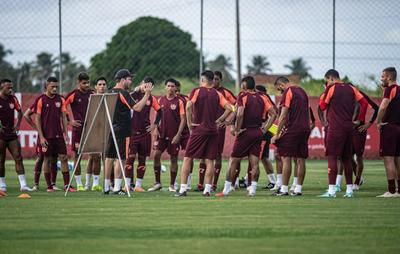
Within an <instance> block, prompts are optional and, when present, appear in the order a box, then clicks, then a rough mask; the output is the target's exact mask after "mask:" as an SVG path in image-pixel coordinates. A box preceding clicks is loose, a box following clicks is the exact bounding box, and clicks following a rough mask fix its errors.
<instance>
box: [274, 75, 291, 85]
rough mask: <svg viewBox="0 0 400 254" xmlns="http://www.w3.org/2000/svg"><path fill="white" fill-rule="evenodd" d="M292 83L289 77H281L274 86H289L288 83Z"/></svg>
mask: <svg viewBox="0 0 400 254" xmlns="http://www.w3.org/2000/svg"><path fill="white" fill-rule="evenodd" d="M289 82H290V81H289V79H288V78H287V77H285V76H279V77H278V78H277V79H276V80H275V83H274V86H277V85H279V84H287V83H289Z"/></svg>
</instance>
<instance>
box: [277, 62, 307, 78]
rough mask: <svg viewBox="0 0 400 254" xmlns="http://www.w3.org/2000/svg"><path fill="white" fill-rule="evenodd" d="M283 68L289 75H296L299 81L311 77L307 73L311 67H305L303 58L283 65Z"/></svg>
mask: <svg viewBox="0 0 400 254" xmlns="http://www.w3.org/2000/svg"><path fill="white" fill-rule="evenodd" d="M284 67H285V68H287V69H289V70H290V72H291V74H297V75H299V76H300V78H301V79H305V78H307V77H311V75H310V73H309V71H310V70H311V67H307V64H306V62H305V61H304V60H303V58H301V57H299V58H296V59H293V60H291V61H290V64H285V66H284Z"/></svg>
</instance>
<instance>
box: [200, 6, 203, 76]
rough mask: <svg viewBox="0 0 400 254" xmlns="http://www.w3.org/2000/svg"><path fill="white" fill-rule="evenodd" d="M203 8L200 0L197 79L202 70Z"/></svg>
mask: <svg viewBox="0 0 400 254" xmlns="http://www.w3.org/2000/svg"><path fill="white" fill-rule="evenodd" d="M203 10H204V0H200V71H199V79H200V78H201V73H202V72H203Z"/></svg>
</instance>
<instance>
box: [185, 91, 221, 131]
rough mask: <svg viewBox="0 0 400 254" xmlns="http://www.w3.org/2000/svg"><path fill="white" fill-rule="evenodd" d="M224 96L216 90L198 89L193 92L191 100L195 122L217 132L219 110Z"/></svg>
mask: <svg viewBox="0 0 400 254" xmlns="http://www.w3.org/2000/svg"><path fill="white" fill-rule="evenodd" d="M220 97H222V95H221V94H220V93H218V92H217V90H216V89H214V88H206V87H198V88H195V89H193V90H192V92H191V96H190V100H191V101H192V102H193V122H194V123H197V124H200V126H202V127H204V128H206V129H208V130H211V131H214V130H215V131H216V130H217V126H216V124H215V121H216V120H217V119H218V109H219V107H221V105H220V101H221V98H220Z"/></svg>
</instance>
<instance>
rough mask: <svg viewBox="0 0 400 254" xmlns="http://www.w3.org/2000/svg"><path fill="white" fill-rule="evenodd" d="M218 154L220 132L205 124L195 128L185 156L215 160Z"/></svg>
mask: <svg viewBox="0 0 400 254" xmlns="http://www.w3.org/2000/svg"><path fill="white" fill-rule="evenodd" d="M217 154H218V132H217V131H216V130H209V129H206V128H204V127H203V126H197V127H195V128H194V129H193V131H192V134H191V135H190V138H189V141H188V144H187V146H186V152H185V157H189V158H193V159H209V160H215V159H216V158H217Z"/></svg>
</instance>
